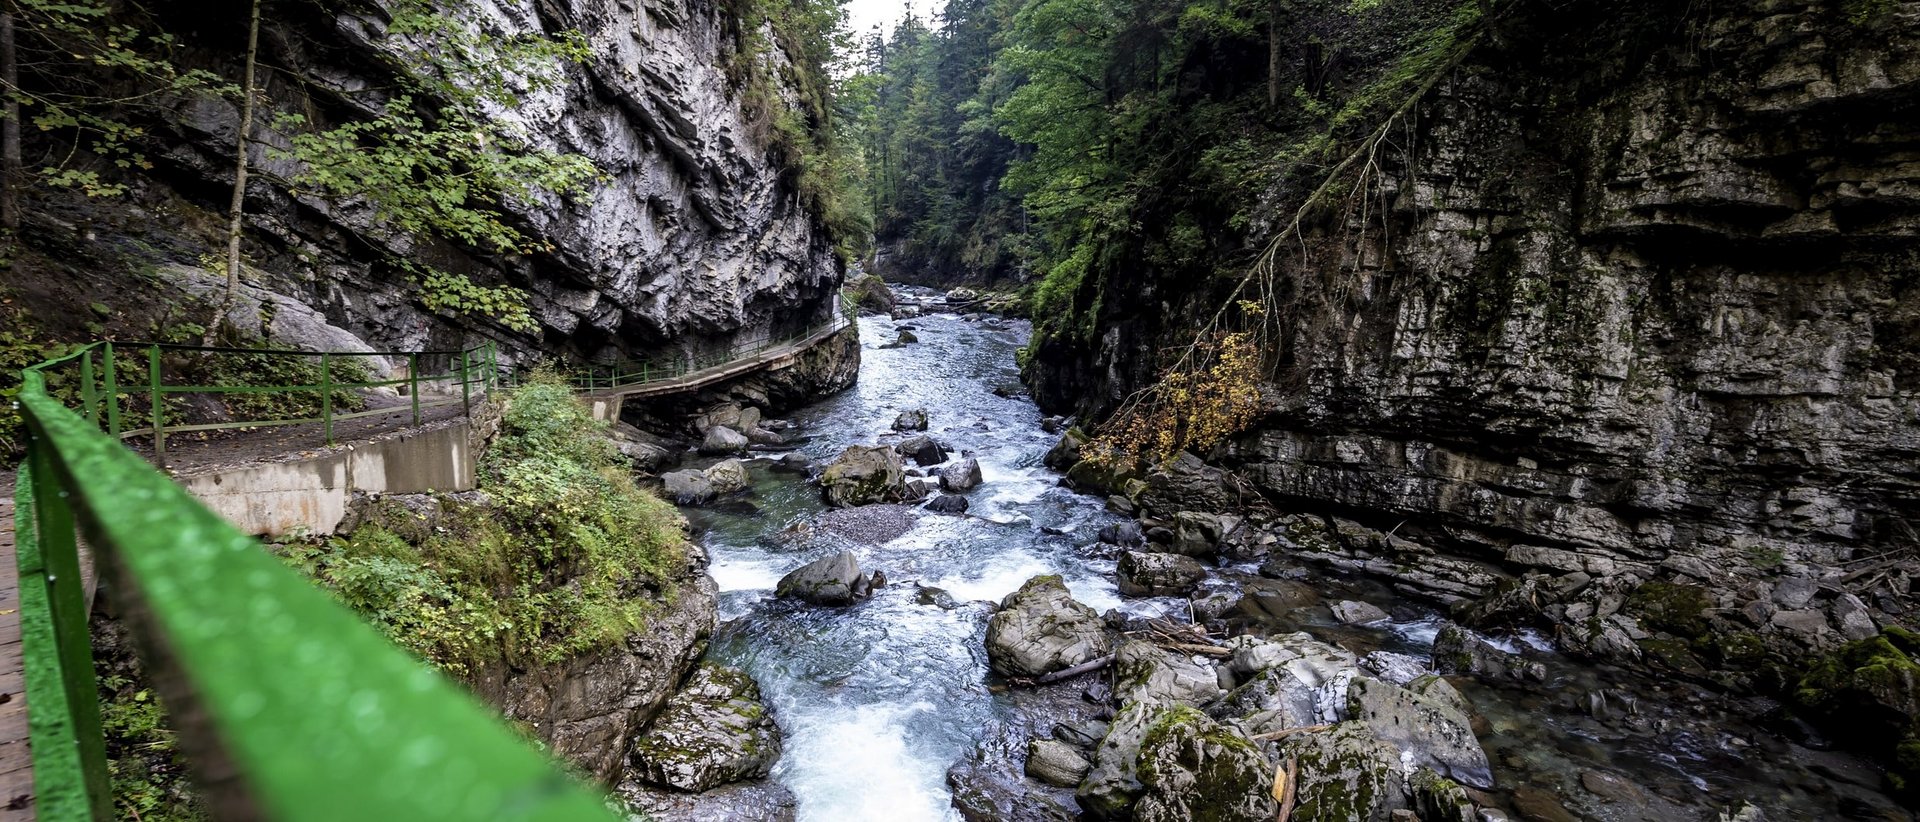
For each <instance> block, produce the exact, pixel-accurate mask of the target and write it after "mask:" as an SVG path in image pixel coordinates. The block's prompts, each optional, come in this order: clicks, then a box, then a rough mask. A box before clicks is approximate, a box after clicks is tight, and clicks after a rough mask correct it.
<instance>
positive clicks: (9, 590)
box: [0, 472, 34, 822]
mask: <svg viewBox="0 0 1920 822" xmlns="http://www.w3.org/2000/svg"><path fill="white" fill-rule="evenodd" d="M5 479H6V480H7V481H6V483H5V485H6V488H5V489H4V491H5V493H4V494H0V820H4V821H5V822H14V821H15V820H30V819H33V818H34V815H33V758H32V757H31V756H30V755H29V754H28V751H27V687H26V676H25V674H24V673H23V672H22V667H21V659H20V573H19V566H18V565H17V564H16V561H15V558H14V553H13V481H12V477H11V473H10V472H8V474H7V475H6V476H5Z"/></svg>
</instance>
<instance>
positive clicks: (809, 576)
mask: <svg viewBox="0 0 1920 822" xmlns="http://www.w3.org/2000/svg"><path fill="white" fill-rule="evenodd" d="M862 576H863V574H862V573H861V571H860V561H859V560H858V559H856V558H854V556H853V552H851V551H842V552H840V553H838V554H834V555H833V556H830V557H824V558H821V559H816V560H814V561H812V562H809V563H807V564H805V565H802V566H800V567H798V568H795V569H793V570H792V571H790V572H788V573H787V575H786V576H784V577H781V578H780V584H779V585H778V586H777V587H776V588H775V589H774V595H775V596H781V597H794V598H796V599H801V600H805V601H807V602H811V603H813V604H815V605H850V604H852V603H853V601H854V600H855V599H856V598H857V591H858V586H859V584H860V581H861V579H862Z"/></svg>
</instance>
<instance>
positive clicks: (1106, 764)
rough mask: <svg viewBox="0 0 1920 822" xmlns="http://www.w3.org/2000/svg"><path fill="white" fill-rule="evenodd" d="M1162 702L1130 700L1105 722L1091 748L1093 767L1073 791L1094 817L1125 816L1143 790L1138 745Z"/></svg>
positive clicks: (1144, 786) (1112, 817)
mask: <svg viewBox="0 0 1920 822" xmlns="http://www.w3.org/2000/svg"><path fill="white" fill-rule="evenodd" d="M1164 707H1165V706H1164V705H1159V704H1149V703H1144V702H1129V703H1127V704H1125V705H1122V706H1121V707H1120V710H1119V712H1118V713H1115V714H1114V715H1113V721H1112V722H1110V723H1108V725H1107V734H1106V736H1104V737H1101V739H1100V744H1098V745H1095V746H1094V748H1093V767H1092V768H1090V769H1088V771H1087V776H1086V778H1085V779H1082V780H1081V781H1080V787H1079V788H1078V789H1076V790H1075V791H1074V795H1075V797H1076V798H1078V799H1079V800H1080V806H1081V807H1083V808H1085V809H1086V810H1087V813H1088V814H1090V815H1092V816H1093V817H1094V818H1095V819H1115V820H1117V819H1126V818H1127V814H1128V812H1129V811H1130V810H1132V808H1133V802H1134V800H1135V799H1138V798H1139V796H1140V794H1141V793H1142V792H1144V791H1145V790H1146V785H1144V784H1142V783H1141V781H1140V775H1139V760H1140V746H1141V744H1142V743H1144V742H1145V741H1146V738H1147V732H1148V731H1149V730H1151V729H1152V728H1153V723H1154V721H1155V720H1156V719H1158V718H1159V713H1160V711H1161V710H1162V709H1163V708H1164Z"/></svg>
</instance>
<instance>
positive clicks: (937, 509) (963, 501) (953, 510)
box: [926, 494, 970, 516]
mask: <svg viewBox="0 0 1920 822" xmlns="http://www.w3.org/2000/svg"><path fill="white" fill-rule="evenodd" d="M969 505H970V503H968V502H967V498H966V497H963V496H960V495H959V494H941V495H940V496H937V497H934V498H933V499H931V500H928V501H927V505H926V508H927V510H928V511H932V512H933V513H936V514H953V515H955V516H958V515H960V514H964V513H966V512H967V508H968V507H969Z"/></svg>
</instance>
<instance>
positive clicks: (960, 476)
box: [940, 457, 981, 494]
mask: <svg viewBox="0 0 1920 822" xmlns="http://www.w3.org/2000/svg"><path fill="white" fill-rule="evenodd" d="M980 480H981V476H980V461H979V460H976V459H974V458H972V457H967V458H966V459H963V460H961V461H959V462H956V463H954V464H952V465H949V466H947V467H945V468H942V469H940V490H942V491H946V492H948V493H953V494H961V493H965V492H967V491H971V490H973V489H974V488H976V487H978V486H979V485H980Z"/></svg>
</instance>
